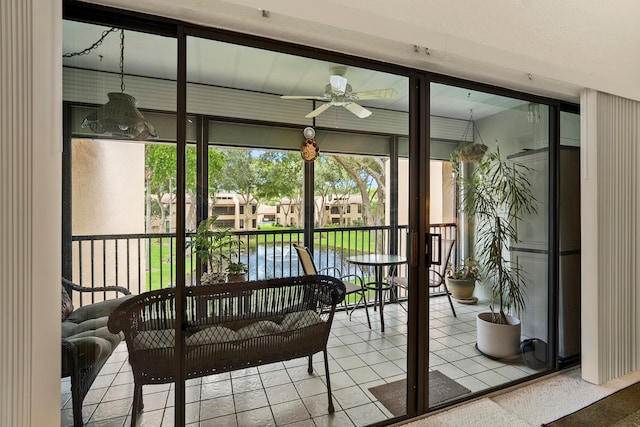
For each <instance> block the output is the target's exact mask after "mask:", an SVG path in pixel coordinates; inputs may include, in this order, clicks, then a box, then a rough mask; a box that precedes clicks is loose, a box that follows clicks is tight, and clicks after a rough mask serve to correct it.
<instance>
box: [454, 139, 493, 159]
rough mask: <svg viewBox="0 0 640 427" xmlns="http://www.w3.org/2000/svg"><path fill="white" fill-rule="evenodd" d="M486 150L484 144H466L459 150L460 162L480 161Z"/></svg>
mask: <svg viewBox="0 0 640 427" xmlns="http://www.w3.org/2000/svg"><path fill="white" fill-rule="evenodd" d="M487 148H488V147H487V146H486V145H484V144H476V143H474V144H467V145H465V146H464V147H462V148H461V149H460V160H462V161H463V162H477V161H479V160H480V159H482V156H484V153H486V152H487Z"/></svg>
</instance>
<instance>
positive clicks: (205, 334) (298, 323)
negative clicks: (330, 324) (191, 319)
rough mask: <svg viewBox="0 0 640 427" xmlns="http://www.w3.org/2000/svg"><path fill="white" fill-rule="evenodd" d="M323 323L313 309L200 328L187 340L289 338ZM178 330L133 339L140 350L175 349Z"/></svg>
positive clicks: (195, 342)
mask: <svg viewBox="0 0 640 427" xmlns="http://www.w3.org/2000/svg"><path fill="white" fill-rule="evenodd" d="M319 323H323V320H322V318H321V317H320V316H319V315H318V313H316V312H315V311H313V310H305V311H300V312H293V313H287V314H285V315H284V316H277V317H274V318H273V320H254V321H246V320H245V321H240V322H228V323H227V324H220V325H216V326H209V327H205V328H200V329H198V330H197V331H195V332H193V333H191V334H189V333H187V336H186V337H185V344H186V345H187V346H199V345H207V344H219V343H229V342H235V341H244V340H249V339H253V338H258V337H264V336H269V335H278V334H282V335H286V334H288V333H291V332H293V331H295V330H298V329H302V328H305V327H307V326H312V325H316V324H319ZM174 344H175V331H174V330H172V329H158V330H148V331H140V332H138V333H137V334H135V336H134V338H133V345H134V347H135V349H136V350H150V349H160V348H173V347H174Z"/></svg>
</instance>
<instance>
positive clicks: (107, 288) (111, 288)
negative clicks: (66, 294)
mask: <svg viewBox="0 0 640 427" xmlns="http://www.w3.org/2000/svg"><path fill="white" fill-rule="evenodd" d="M62 283H64V284H65V285H66V286H68V287H69V288H70V289H72V290H74V291H77V292H121V293H123V294H124V295H131V291H130V290H129V289H127V288H124V287H122V286H99V287H96V288H87V287H86V286H80V285H78V284H76V283H73V282H72V281H70V280H67V279H65V278H64V277H63V278H62Z"/></svg>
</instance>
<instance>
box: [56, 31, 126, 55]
mask: <svg viewBox="0 0 640 427" xmlns="http://www.w3.org/2000/svg"><path fill="white" fill-rule="evenodd" d="M118 30H120V28H115V27H114V28H111V29H109V30H104V31H103V32H102V36H101V37H100V39H99V40H98V41H97V42H95V43H94V44H92V45H91V46H89V47H88V48H86V49H84V50H81V51H80V52H73V53H64V54H62V57H63V58H71V57H74V56H80V55H87V54H88V53H89V52H91V51H92V50H93V49H95V48H97V47H98V46H100V45H101V44H102V42H103V41H104V39H105V37H107V36H108V35H109V34H110V33H113V32H115V31H118ZM120 31H124V30H120ZM122 37H124V35H122V36H121V38H122Z"/></svg>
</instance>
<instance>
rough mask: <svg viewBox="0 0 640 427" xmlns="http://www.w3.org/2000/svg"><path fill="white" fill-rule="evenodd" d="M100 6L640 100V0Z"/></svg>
mask: <svg viewBox="0 0 640 427" xmlns="http://www.w3.org/2000/svg"><path fill="white" fill-rule="evenodd" d="M97 3H102V4H106V5H112V6H116V7H121V8H135V9H137V10H140V11H145V12H149V13H153V14H163V15H167V16H171V17H175V18H179V19H182V20H187V21H191V22H196V23H201V24H204V25H208V26H215V27H221V28H226V29H231V30H237V31H241V32H246V33H252V34H258V35H264V36H268V37H272V38H276V39H282V40H287V41H293V42H297V43H301V44H306V45H314V46H321V47H323V48H327V49H330V50H335V51H340V52H347V53H351V54H354V55H358V56H363V57H367V58H373V59H380V60H383V61H387V62H393V63H396V64H403V65H408V66H412V67H415V68H420V69H426V70H430V71H435V72H442V73H446V74H449V75H454V76H458V77H464V78H470V79H474V80H478V81H484V82H487V83H492V84H497V85H501V86H505V87H509V88H513V89H520V90H526V91H529V92H533V93H539V94H543V95H549V96H555V97H558V98H562V99H567V100H571V101H576V102H577V101H578V100H579V94H580V89H581V88H582V87H589V88H593V89H597V90H600V91H604V92H609V93H612V94H616V95H619V96H623V97H626V98H631V99H636V100H640V84H638V83H637V76H638V75H640V55H638V51H640V26H639V25H637V17H638V16H640V2H637V1H634V0H617V1H614V2H604V1H601V0H566V1H562V2H558V1H554V0H538V1H535V2H523V1H512V0H487V1H482V2H478V1H471V0H465V1H455V2H454V1H444V0H439V1H436V0H431V1H404V2H397V1H395V2H392V1H388V0H353V1H350V2H348V5H347V3H346V2H343V1H340V0H316V1H313V2H304V5H302V2H299V1H296V0H230V1H226V2H225V1H220V0H208V1H207V2H206V3H203V2H202V1H199V0H183V1H180V2H175V1H173V0H139V1H137V2H135V3H131V2H130V1H129V0H100V1H97ZM259 8H263V9H265V10H268V11H269V12H270V14H269V17H268V18H265V17H263V16H262V14H261V12H260V11H259V10H258V9H259ZM414 45H417V46H419V47H420V49H418V52H414V48H413V47H414ZM425 48H429V52H430V55H427V54H426V53H425ZM529 75H531V78H530V77H529Z"/></svg>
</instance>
